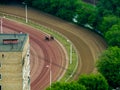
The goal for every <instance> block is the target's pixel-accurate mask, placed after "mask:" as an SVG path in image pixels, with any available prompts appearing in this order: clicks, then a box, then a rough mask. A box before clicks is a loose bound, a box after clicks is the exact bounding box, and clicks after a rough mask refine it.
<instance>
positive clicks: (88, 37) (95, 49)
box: [0, 6, 107, 79]
mask: <svg viewBox="0 0 120 90" xmlns="http://www.w3.org/2000/svg"><path fill="white" fill-rule="evenodd" d="M0 11H3V12H7V13H10V14H15V15H19V16H23V17H24V16H25V13H24V9H23V8H21V7H16V6H8V7H7V6H1V7H0ZM28 18H29V19H31V20H34V21H36V22H37V23H40V24H42V25H44V26H47V27H49V28H52V29H53V30H56V31H58V32H60V33H62V34H63V35H65V36H66V37H67V38H69V39H70V40H71V42H72V43H73V44H74V46H75V47H76V49H77V51H78V55H79V67H78V70H77V72H76V74H75V77H74V78H75V79H76V78H78V76H79V75H80V74H82V73H91V72H93V71H95V62H96V60H97V58H98V56H99V55H100V54H101V52H102V51H103V50H104V49H106V47H107V45H106V43H105V41H104V40H103V39H102V38H101V37H100V36H98V35H96V34H95V33H93V32H91V31H89V30H86V29H84V28H81V27H79V26H77V25H74V24H71V23H69V22H66V21H63V20H61V19H59V18H57V17H53V16H51V15H48V14H45V13H43V12H38V11H36V10H33V9H30V8H29V9H28Z"/></svg>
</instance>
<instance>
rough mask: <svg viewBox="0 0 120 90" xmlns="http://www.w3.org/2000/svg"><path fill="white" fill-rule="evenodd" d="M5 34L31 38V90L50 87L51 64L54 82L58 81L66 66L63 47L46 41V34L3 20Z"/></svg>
mask: <svg viewBox="0 0 120 90" xmlns="http://www.w3.org/2000/svg"><path fill="white" fill-rule="evenodd" d="M3 31H4V33H14V34H15V33H20V32H22V33H28V34H29V36H30V47H31V48H30V70H31V90H43V89H45V88H46V86H48V85H49V78H50V77H49V68H47V67H46V66H47V65H50V64H51V72H52V77H54V78H52V81H56V80H57V79H58V78H59V77H60V75H61V73H63V72H64V70H63V69H62V67H64V66H65V65H64V64H65V61H66V56H65V53H64V51H63V49H62V47H61V46H60V45H59V44H58V43H57V42H56V41H55V40H52V41H45V40H44V37H45V36H46V34H44V33H42V32H40V31H38V30H36V29H34V28H31V27H28V26H25V25H24V24H20V23H17V22H13V21H10V20H7V19H3Z"/></svg>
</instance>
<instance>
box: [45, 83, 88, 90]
mask: <svg viewBox="0 0 120 90" xmlns="http://www.w3.org/2000/svg"><path fill="white" fill-rule="evenodd" d="M46 90H86V88H85V86H83V85H80V84H78V83H76V82H71V83H62V82H56V83H53V84H52V86H51V87H49V88H47V89H46Z"/></svg>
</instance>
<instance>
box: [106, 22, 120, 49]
mask: <svg viewBox="0 0 120 90" xmlns="http://www.w3.org/2000/svg"><path fill="white" fill-rule="evenodd" d="M105 38H106V40H107V42H108V44H109V45H110V46H118V47H120V24H115V25H113V26H112V27H111V28H110V30H109V31H108V32H107V33H106V34H105Z"/></svg>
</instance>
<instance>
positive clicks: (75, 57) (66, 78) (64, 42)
mask: <svg viewBox="0 0 120 90" xmlns="http://www.w3.org/2000/svg"><path fill="white" fill-rule="evenodd" d="M3 15H4V16H5V17H6V18H9V19H13V20H16V21H19V22H22V23H24V24H26V23H25V19H24V18H21V17H17V16H12V15H9V14H5V13H4V14H3V13H0V16H3ZM27 25H30V26H32V27H34V28H37V29H39V30H41V31H42V32H45V33H47V34H50V35H52V36H54V37H55V38H56V39H57V40H58V41H59V42H60V43H62V45H63V46H64V47H65V49H66V51H67V54H68V59H69V60H70V55H71V54H70V52H71V51H70V46H71V45H72V43H71V42H70V41H68V39H67V38H66V37H65V36H63V35H62V34H60V33H58V32H56V31H54V30H52V29H50V28H47V27H45V26H42V25H40V24H38V23H35V22H33V21H30V20H29V21H28V23H27ZM71 53H72V59H71V60H72V63H71V64H68V67H67V68H65V70H66V72H65V74H64V76H63V77H62V78H61V79H60V81H63V82H64V81H69V80H72V77H73V76H74V73H75V71H76V69H77V65H78V55H77V51H76V50H75V47H74V46H73V45H72V52H71ZM69 60H68V61H69ZM68 63H69V62H68Z"/></svg>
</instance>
